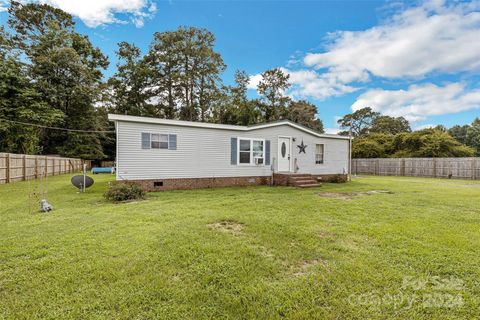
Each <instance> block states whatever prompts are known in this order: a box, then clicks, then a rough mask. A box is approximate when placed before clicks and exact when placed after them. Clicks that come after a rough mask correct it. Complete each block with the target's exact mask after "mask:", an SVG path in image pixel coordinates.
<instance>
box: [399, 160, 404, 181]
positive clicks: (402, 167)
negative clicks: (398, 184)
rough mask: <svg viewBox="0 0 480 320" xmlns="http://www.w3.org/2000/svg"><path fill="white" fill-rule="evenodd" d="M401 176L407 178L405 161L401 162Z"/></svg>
mask: <svg viewBox="0 0 480 320" xmlns="http://www.w3.org/2000/svg"><path fill="white" fill-rule="evenodd" d="M400 176H402V177H405V159H404V158H402V159H401V160H400Z"/></svg>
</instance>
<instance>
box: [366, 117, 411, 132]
mask: <svg viewBox="0 0 480 320" xmlns="http://www.w3.org/2000/svg"><path fill="white" fill-rule="evenodd" d="M369 131H370V132H374V133H387V134H397V133H400V132H410V131H412V129H411V128H410V124H409V123H408V121H407V119H405V118H404V117H397V118H396V117H390V116H383V115H382V116H377V117H374V119H373V121H372V126H371V128H370V130H369Z"/></svg>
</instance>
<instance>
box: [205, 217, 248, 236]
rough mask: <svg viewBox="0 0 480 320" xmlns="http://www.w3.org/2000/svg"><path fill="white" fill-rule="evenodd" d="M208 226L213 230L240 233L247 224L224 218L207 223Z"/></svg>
mask: <svg viewBox="0 0 480 320" xmlns="http://www.w3.org/2000/svg"><path fill="white" fill-rule="evenodd" d="M207 227H208V228H210V229H212V230H216V231H220V232H224V233H230V234H234V235H238V234H241V233H242V231H243V229H244V228H245V225H244V224H243V223H239V222H237V221H233V220H222V221H218V222H214V223H210V224H207Z"/></svg>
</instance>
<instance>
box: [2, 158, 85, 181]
mask: <svg viewBox="0 0 480 320" xmlns="http://www.w3.org/2000/svg"><path fill="white" fill-rule="evenodd" d="M81 169H82V160H81V159H73V158H61V157H53V156H37V155H28V154H13V153H0V184H2V183H10V182H16V181H22V180H31V179H36V178H40V177H45V176H54V175H59V174H63V173H68V172H75V171H79V170H81Z"/></svg>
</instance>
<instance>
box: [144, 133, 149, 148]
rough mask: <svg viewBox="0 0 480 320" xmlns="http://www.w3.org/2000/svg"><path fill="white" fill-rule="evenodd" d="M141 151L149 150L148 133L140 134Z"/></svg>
mask: <svg viewBox="0 0 480 320" xmlns="http://www.w3.org/2000/svg"><path fill="white" fill-rule="evenodd" d="M142 149H150V133H148V132H142Z"/></svg>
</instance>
